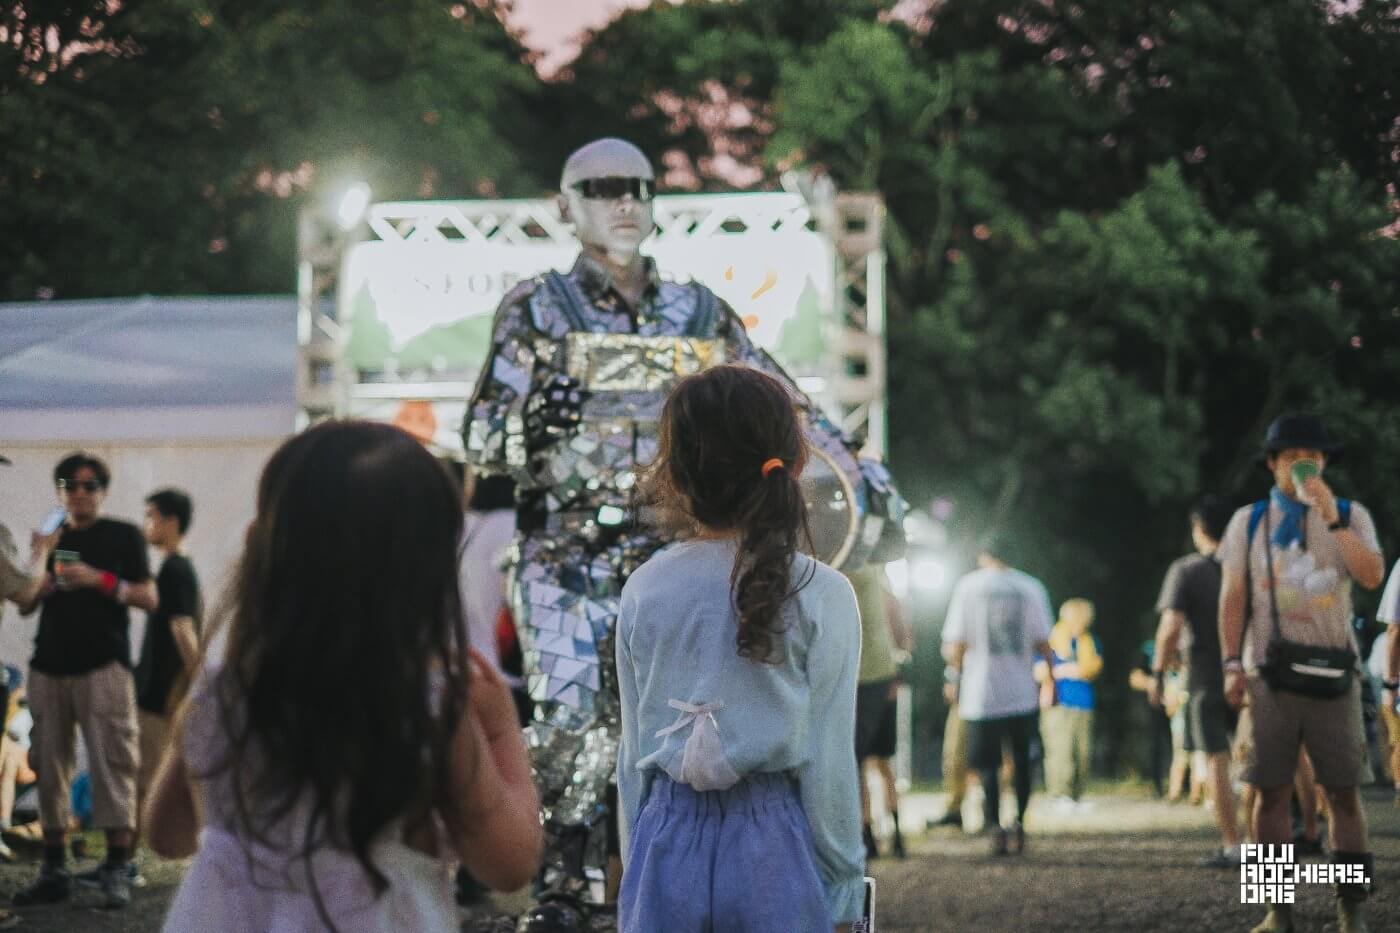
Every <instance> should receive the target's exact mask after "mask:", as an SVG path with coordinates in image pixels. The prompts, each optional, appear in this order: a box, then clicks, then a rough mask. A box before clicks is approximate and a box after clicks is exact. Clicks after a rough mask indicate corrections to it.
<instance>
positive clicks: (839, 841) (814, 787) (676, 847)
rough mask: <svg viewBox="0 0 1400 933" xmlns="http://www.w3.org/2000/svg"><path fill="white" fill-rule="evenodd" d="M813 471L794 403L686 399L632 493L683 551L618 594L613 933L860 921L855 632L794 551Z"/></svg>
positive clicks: (750, 373) (825, 580) (749, 393)
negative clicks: (671, 529) (805, 479)
mask: <svg viewBox="0 0 1400 933" xmlns="http://www.w3.org/2000/svg"><path fill="white" fill-rule="evenodd" d="M806 459H807V451H806V446H805V444H804V441H803V436H802V429H801V427H800V426H799V422H798V420H797V416H796V413H795V411H794V409H793V404H792V399H791V398H790V396H789V395H788V392H787V389H785V388H784V387H783V385H782V384H781V383H779V382H777V381H776V380H774V379H773V378H771V377H769V376H767V375H765V374H764V373H761V372H759V371H758V370H754V369H748V368H745V367H741V366H718V367H715V368H713V369H710V370H707V371H705V372H703V373H700V374H698V375H695V376H691V377H689V378H687V379H685V380H683V381H681V382H680V383H679V384H678V385H677V386H676V389H675V391H674V392H673V393H672V395H671V397H670V398H669V399H668V400H667V402H666V406H665V409H664V411H663V413H662V416H661V425H660V448H659V453H658V456H657V459H656V461H655V463H654V464H653V465H652V467H651V469H650V471H649V475H648V476H647V477H646V481H645V483H644V489H645V490H646V491H647V494H648V495H649V498H650V499H651V500H652V502H651V504H652V505H653V506H654V507H656V508H657V509H658V510H659V511H660V512H662V513H664V514H667V515H670V516H672V517H679V518H680V519H681V520H682V521H683V522H685V523H686V524H688V525H689V526H690V527H689V533H688V535H687V536H686V537H685V539H684V540H682V541H681V542H680V543H677V544H674V545H672V546H670V547H668V548H666V549H665V550H663V551H661V552H659V553H658V554H657V555H656V556H654V557H653V558H652V559H651V560H650V561H648V562H647V563H646V564H644V565H643V566H642V567H641V568H639V569H638V570H637V571H636V572H635V573H633V574H632V576H631V577H630V578H629V579H628V581H627V584H626V586H624V587H623V590H622V600H621V609H620V613H619V616H618V624H617V635H616V643H617V677H618V688H619V693H620V695H621V699H622V748H621V752H620V759H619V764H618V779H617V784H618V792H619V798H620V804H621V807H620V809H621V817H622V820H621V823H622V825H621V830H622V837H623V858H624V864H625V867H624V870H623V876H622V891H621V896H620V899H619V906H618V914H619V923H620V926H621V928H622V930H623V933H654V931H657V930H710V929H724V930H731V929H732V930H745V931H748V933H769V931H771V933H793V931H800V933H812V931H819V930H830V929H832V928H833V927H836V928H838V929H839V928H841V927H842V926H844V925H845V924H847V923H849V922H850V921H853V920H855V919H857V918H858V917H860V915H861V908H862V898H863V895H864V887H863V883H862V876H863V873H864V848H863V846H862V844H861V837H860V804H859V797H858V794H857V785H856V762H855V754H854V751H853V749H852V745H851V743H852V736H853V735H854V733H855V698H856V671H857V667H858V664H859V660H860V617H859V614H858V611H857V608H856V600H855V594H854V593H853V592H852V590H851V585H850V584H849V583H848V582H847V581H846V579H845V578H844V577H843V576H841V574H839V573H837V572H836V571H835V570H833V569H831V568H830V567H827V566H826V565H824V564H821V563H818V562H817V561H815V560H813V559H812V558H810V557H807V556H806V555H804V554H802V553H800V552H799V550H798V548H799V545H800V543H802V540H803V533H804V530H805V527H806V513H805V506H804V504H803V499H802V493H801V490H800V489H799V487H798V482H797V480H798V476H799V474H800V473H801V472H802V468H803V465H804V464H805V462H806Z"/></svg>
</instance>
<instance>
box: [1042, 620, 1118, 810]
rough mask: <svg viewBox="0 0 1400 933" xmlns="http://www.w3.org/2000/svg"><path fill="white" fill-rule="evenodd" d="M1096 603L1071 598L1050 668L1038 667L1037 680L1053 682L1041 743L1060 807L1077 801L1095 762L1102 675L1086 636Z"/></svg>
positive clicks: (1053, 638)
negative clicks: (1098, 683) (1096, 703)
mask: <svg viewBox="0 0 1400 933" xmlns="http://www.w3.org/2000/svg"><path fill="white" fill-rule="evenodd" d="M1093 622H1094V604H1093V603H1091V602H1089V600H1087V599H1079V598H1076V599H1070V600H1067V601H1066V602H1065V604H1064V605H1063V606H1061V607H1060V618H1059V621H1058V622H1056V623H1055V627H1054V628H1053V629H1051V631H1050V651H1051V653H1052V654H1053V655H1054V664H1053V665H1052V666H1051V668H1050V669H1049V671H1046V670H1045V667H1044V664H1043V663H1042V665H1041V667H1040V671H1039V673H1040V675H1041V677H1045V676H1052V677H1054V679H1055V697H1056V702H1055V705H1054V706H1052V707H1050V708H1049V709H1047V710H1044V711H1043V712H1044V718H1043V719H1042V720H1041V722H1042V729H1041V739H1042V741H1043V742H1044V743H1045V783H1046V789H1047V790H1048V791H1049V793H1050V796H1051V798H1052V799H1054V800H1055V801H1056V802H1057V803H1058V804H1059V805H1060V806H1061V807H1067V806H1069V805H1070V804H1072V803H1077V802H1078V801H1079V798H1080V797H1081V796H1082V795H1083V793H1084V785H1085V782H1086V781H1087V780H1088V777H1089V765H1090V762H1091V761H1092V758H1093V747H1094V746H1093V741H1094V681H1095V680H1097V679H1098V676H1099V674H1100V673H1101V672H1102V671H1103V655H1102V654H1101V653H1100V646H1099V640H1098V639H1097V638H1096V637H1094V636H1093V635H1092V634H1090V633H1089V626H1091V625H1092V624H1093Z"/></svg>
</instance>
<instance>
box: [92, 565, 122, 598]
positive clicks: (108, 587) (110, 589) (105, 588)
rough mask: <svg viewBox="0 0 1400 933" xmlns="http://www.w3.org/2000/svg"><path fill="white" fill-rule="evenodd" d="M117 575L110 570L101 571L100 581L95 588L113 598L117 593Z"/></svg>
mask: <svg viewBox="0 0 1400 933" xmlns="http://www.w3.org/2000/svg"><path fill="white" fill-rule="evenodd" d="M118 582H119V581H118V580H117V575H116V574H115V573H112V572H111V571H110V570H104V571H102V579H101V581H100V582H99V583H98V584H97V588H98V589H99V590H101V591H102V592H103V593H105V594H107V595H108V596H115V595H116V592H117V583H118Z"/></svg>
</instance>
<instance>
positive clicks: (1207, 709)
mask: <svg viewBox="0 0 1400 933" xmlns="http://www.w3.org/2000/svg"><path fill="white" fill-rule="evenodd" d="M1229 519H1230V511H1229V509H1228V508H1226V507H1225V504H1224V503H1222V502H1220V501H1219V500H1217V499H1215V498H1214V497H1210V496H1207V497H1206V498H1204V499H1202V500H1201V501H1200V502H1199V503H1198V504H1197V505H1196V506H1195V507H1194V508H1193V509H1192V510H1191V541H1192V543H1193V544H1195V546H1196V553H1195V554H1188V555H1187V556H1185V557H1182V558H1179V559H1178V560H1176V561H1175V562H1173V563H1172V565H1171V568H1170V569H1169V570H1168V571H1167V578H1166V580H1165V581H1163V583H1162V595H1161V596H1160V597H1158V599H1157V611H1158V612H1159V613H1161V622H1160V623H1159V624H1158V626H1157V650H1156V653H1155V656H1154V659H1153V664H1152V673H1153V676H1154V681H1153V685H1152V687H1151V689H1150V690H1149V694H1148V695H1149V698H1151V699H1152V702H1153V704H1154V705H1159V704H1160V703H1161V696H1162V680H1163V678H1164V677H1165V676H1166V671H1167V668H1169V667H1170V666H1171V663H1172V661H1173V660H1174V659H1175V658H1176V655H1177V647H1178V643H1179V641H1180V639H1181V633H1182V631H1183V630H1185V629H1187V628H1188V627H1189V628H1190V630H1191V648H1190V652H1189V654H1188V660H1187V664H1186V694H1187V705H1186V728H1187V731H1188V732H1189V733H1190V735H1191V743H1192V747H1193V748H1194V749H1195V750H1196V751H1197V752H1203V753H1205V755H1206V760H1207V762H1208V763H1209V764H1208V767H1209V769H1210V770H1209V774H1210V782H1211V788H1212V789H1213V790H1214V795H1215V819H1216V823H1217V824H1218V825H1219V827H1220V839H1221V842H1222V846H1221V848H1219V849H1218V850H1217V851H1216V852H1214V853H1213V854H1212V855H1209V856H1207V857H1206V858H1205V859H1204V860H1203V862H1202V864H1204V865H1208V866H1212V867H1219V868H1228V867H1231V866H1234V865H1238V864H1239V861H1240V856H1239V852H1240V834H1239V826H1238V824H1237V823H1236V821H1235V814H1236V812H1237V810H1236V807H1235V793H1234V788H1233V786H1232V785H1231V783H1230V707H1229V705H1228V704H1227V703H1226V702H1225V674H1224V670H1223V667H1222V662H1221V658H1220V629H1219V627H1218V625H1217V624H1216V620H1217V617H1218V616H1217V611H1218V606H1219V602H1220V563H1219V562H1218V561H1217V560H1216V559H1215V551H1216V548H1218V547H1219V546H1220V537H1221V535H1223V534H1224V533H1225V525H1226V523H1227V522H1228V521H1229Z"/></svg>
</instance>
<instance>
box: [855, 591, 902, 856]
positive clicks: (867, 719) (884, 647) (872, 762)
mask: <svg viewBox="0 0 1400 933" xmlns="http://www.w3.org/2000/svg"><path fill="white" fill-rule="evenodd" d="M846 576H847V578H848V579H849V580H850V581H851V586H852V587H854V588H855V591H856V601H857V603H858V604H859V606H860V632H861V644H860V672H859V674H858V678H857V681H858V682H857V687H856V761H857V762H858V763H859V765H860V770H861V779H860V814H861V822H862V824H863V831H862V832H863V838H864V840H865V854H866V857H867V858H878V857H879V855H880V850H879V845H878V844H877V841H876V833H875V831H874V829H873V828H872V825H873V821H872V814H871V801H870V778H871V777H874V778H876V779H878V780H879V781H880V784H881V787H882V788H883V791H884V801H885V808H886V810H887V811H888V813H889V817H890V819H891V821H893V823H894V831H893V833H892V834H891V837H890V846H891V848H890V851H891V853H892V854H893V855H894V856H895V858H904V855H905V850H904V834H903V832H902V831H901V830H900V826H899V790H898V788H897V787H896V786H895V776H894V767H893V762H892V759H893V758H894V754H895V714H896V705H897V704H896V703H895V697H896V694H897V692H898V690H899V663H898V655H899V654H900V653H905V654H907V653H908V652H909V651H911V650H912V649H913V633H912V632H911V631H910V630H909V627H908V626H907V625H906V624H905V623H904V617H903V614H902V612H901V611H900V607H899V601H898V600H896V599H895V598H894V596H893V594H891V593H890V591H889V586H888V583H887V580H886V577H885V568H884V566H883V565H880V564H866V565H865V566H864V567H861V568H860V569H859V570H854V571H851V572H850V573H847V574H846Z"/></svg>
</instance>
